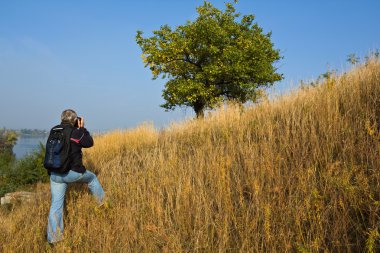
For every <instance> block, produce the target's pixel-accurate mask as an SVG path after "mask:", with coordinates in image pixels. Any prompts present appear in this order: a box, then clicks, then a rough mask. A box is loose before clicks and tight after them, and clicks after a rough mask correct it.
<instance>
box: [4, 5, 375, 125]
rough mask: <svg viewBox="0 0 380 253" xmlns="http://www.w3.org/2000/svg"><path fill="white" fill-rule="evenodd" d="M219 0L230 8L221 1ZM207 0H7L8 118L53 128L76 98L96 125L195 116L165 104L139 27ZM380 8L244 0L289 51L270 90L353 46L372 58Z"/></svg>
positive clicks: (322, 67)
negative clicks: (146, 57)
mask: <svg viewBox="0 0 380 253" xmlns="http://www.w3.org/2000/svg"><path fill="white" fill-rule="evenodd" d="M20 2H21V3H22V4H20ZM210 2H211V3H212V4H213V5H214V6H216V7H217V8H219V9H224V4H223V3H222V2H221V1H210ZM202 3H203V1H198V0H197V1H186V2H185V1H184V2H178V1H174V0H167V1H160V2H155V1H152V0H148V1H146V0H145V1H140V2H133V3H129V4H128V3H125V2H119V1H113V2H112V3H104V2H100V1H83V2H74V1H66V2H49V1H38V2H27V1H2V2H0V87H1V90H2V92H1V93H0V108H1V110H0V119H1V121H0V127H1V128H2V127H5V128H7V129H22V128H26V129H41V130H49V129H50V128H51V127H52V126H53V125H55V124H57V122H58V123H59V118H60V114H61V112H62V111H63V110H64V109H67V108H73V109H74V110H76V111H77V113H78V115H80V116H83V117H84V118H85V122H86V127H88V129H89V130H90V131H95V132H105V131H111V130H114V129H125V128H132V127H136V126H138V125H141V124H143V123H144V122H151V123H153V124H154V127H155V128H163V127H166V126H168V125H169V124H170V123H171V122H174V121H182V120H185V119H187V118H192V117H194V113H193V112H192V109H191V108H187V109H180V108H177V109H176V110H175V111H174V112H165V109H163V108H161V107H160V106H159V105H160V104H162V103H163V102H164V100H163V99H162V97H161V90H162V88H163V86H164V83H165V80H162V79H157V80H152V79H151V78H152V75H151V73H150V70H149V69H147V68H144V64H143V62H142V60H141V57H140V56H141V53H142V52H141V50H140V48H139V47H138V45H137V43H136V42H135V40H134V37H135V35H136V32H137V30H142V31H143V32H144V34H145V36H146V35H147V34H150V33H151V32H152V31H153V30H158V29H159V27H160V26H161V25H164V24H168V25H169V26H171V27H175V26H178V25H181V24H184V23H185V22H186V21H187V20H193V19H194V18H196V7H197V6H200V5H201V4H202ZM379 8H380V3H379V2H378V1H365V2H364V3H363V2H361V3H359V2H356V1H345V2H338V1H336V2H331V1H327V0H325V1H318V3H305V2H302V1H292V2H287V3H284V2H280V3H279V2H276V1H249V0H240V1H239V2H238V3H237V4H236V10H237V11H238V12H240V13H241V14H243V15H245V14H254V15H255V22H257V23H258V25H259V26H260V27H262V28H263V30H264V32H265V33H267V32H272V37H271V40H272V42H273V43H274V48H275V49H279V50H280V52H281V55H282V56H284V58H283V59H282V60H280V61H279V62H278V63H277V65H276V66H277V67H278V72H279V73H282V74H284V80H283V81H281V82H277V83H275V84H274V86H273V87H272V88H270V89H269V90H268V91H269V93H270V95H272V96H273V95H277V94H283V93H287V92H289V91H290V90H292V89H294V88H297V87H298V84H299V82H300V80H304V81H308V80H312V79H316V78H317V77H318V76H319V75H320V74H322V73H325V72H326V71H327V70H335V69H336V70H337V71H338V72H343V71H346V70H347V69H349V68H350V64H349V63H347V61H346V60H347V57H348V55H349V54H352V53H355V54H356V55H357V56H359V57H360V58H361V59H363V57H364V56H366V55H368V54H369V52H370V51H371V50H376V49H380V34H379V33H376V32H375V31H374V28H373V27H376V24H379V23H380V22H379V21H380V20H379V19H380V18H379V17H378V15H377V10H378V9H379ZM57 94H58V95H57Z"/></svg>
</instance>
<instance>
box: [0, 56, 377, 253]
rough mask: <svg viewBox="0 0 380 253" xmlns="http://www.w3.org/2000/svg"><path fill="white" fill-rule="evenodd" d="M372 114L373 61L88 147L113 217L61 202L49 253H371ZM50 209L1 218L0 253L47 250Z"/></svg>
mask: <svg viewBox="0 0 380 253" xmlns="http://www.w3.org/2000/svg"><path fill="white" fill-rule="evenodd" d="M379 103H380V62H379V61H376V60H371V61H369V62H367V63H366V64H365V65H363V66H360V67H357V68H355V69H354V70H352V71H350V72H349V73H347V74H344V75H341V76H338V77H333V78H330V79H329V80H326V81H325V82H324V83H323V84H321V85H318V86H317V87H306V88H303V89H299V90H297V91H295V92H293V93H292V94H290V95H287V96H283V97H281V98H279V99H276V101H272V102H269V101H266V102H263V103H261V104H259V105H257V106H255V107H250V108H246V109H242V108H240V107H238V106H233V105H231V106H229V107H228V108H225V109H220V110H219V111H217V112H216V113H213V114H211V115H209V116H208V117H207V118H206V119H205V120H190V121H187V122H183V123H180V124H173V125H172V126H170V127H168V128H166V129H164V130H162V131H157V130H155V129H154V128H153V127H152V126H149V125H143V126H141V127H138V128H136V129H133V130H126V131H115V132H112V133H108V134H104V135H101V136H97V137H96V138H95V146H94V147H93V148H91V149H89V150H86V152H85V158H86V159H85V160H86V161H85V162H86V164H87V167H88V168H89V169H91V170H93V171H95V172H96V173H98V177H99V180H100V181H101V183H102V184H103V186H104V188H105V190H106V193H107V194H108V196H109V197H110V202H111V203H110V206H109V207H108V208H105V209H101V210H98V209H96V208H95V206H96V204H95V202H94V201H93V199H92V198H91V196H90V195H89V194H88V193H87V190H86V187H83V186H79V187H78V186H76V187H74V188H75V189H74V190H71V191H69V192H68V193H67V201H66V203H67V205H66V209H67V210H66V212H65V219H64V222H65V238H66V239H65V240H64V241H63V242H61V243H59V244H57V245H56V246H55V248H54V251H57V252H321V251H323V252H358V251H362V250H367V251H369V252H376V251H378V250H379V249H380V248H379V237H380V236H379V231H378V229H379V227H380V219H379V208H380V202H379V201H380V187H379V182H380V170H379V168H380V167H379V166H380V159H379V147H380V146H379V135H378V124H379V122H380V107H379ZM37 190H38V191H46V192H48V191H49V185H48V184H39V185H38V187H37ZM49 205H50V200H49V199H41V200H39V201H38V204H37V205H35V206H31V207H28V206H27V205H22V206H17V207H16V208H15V209H14V210H13V211H12V212H7V211H4V210H3V211H1V212H0V245H1V246H0V251H2V252H31V251H34V252H44V251H46V252H50V251H53V249H51V248H50V247H49V245H48V244H47V243H46V239H45V237H46V235H45V230H46V223H47V215H48V210H49Z"/></svg>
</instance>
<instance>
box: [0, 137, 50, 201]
mask: <svg viewBox="0 0 380 253" xmlns="http://www.w3.org/2000/svg"><path fill="white" fill-rule="evenodd" d="M44 155H45V147H44V146H43V145H42V144H40V148H39V149H38V150H37V151H35V152H33V153H32V154H30V155H27V156H25V157H24V158H22V159H20V160H15V158H14V156H12V157H8V156H7V155H5V154H1V155H0V196H3V195H4V194H5V193H7V192H12V191H15V190H17V189H18V188H20V187H23V186H26V185H30V184H34V183H37V182H47V181H48V180H49V176H48V174H47V171H46V169H45V168H44V167H43V160H44Z"/></svg>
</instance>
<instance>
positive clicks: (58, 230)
mask: <svg viewBox="0 0 380 253" xmlns="http://www.w3.org/2000/svg"><path fill="white" fill-rule="evenodd" d="M55 128H60V129H65V130H68V131H67V132H69V133H71V134H68V135H70V136H66V137H67V139H69V140H70V141H69V142H68V146H69V148H68V150H69V152H68V155H69V159H68V161H69V169H68V171H65V172H63V173H59V172H55V171H49V175H50V188H51V197H52V199H51V207H50V212H49V220H48V228H47V239H48V242H49V243H55V242H58V241H61V240H62V239H63V217H62V215H63V205H64V199H65V193H66V189H67V186H68V184H69V183H77V182H83V183H87V184H88V187H89V189H90V192H91V193H92V194H93V195H94V196H95V197H96V199H97V201H98V202H99V205H103V201H104V196H105V194H104V191H103V188H102V186H101V184H100V182H99V180H98V179H97V177H96V175H95V174H94V173H92V172H91V171H89V170H86V168H85V167H84V166H83V163H82V148H90V147H92V146H93V145H94V141H93V139H92V137H91V135H90V133H89V132H88V131H87V129H86V128H84V119H83V118H80V117H78V116H77V114H76V112H75V111H73V110H70V109H69V110H65V111H63V112H62V114H61V124H60V125H58V126H56V127H55ZM52 130H54V128H53V129H52Z"/></svg>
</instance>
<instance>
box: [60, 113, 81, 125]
mask: <svg viewBox="0 0 380 253" xmlns="http://www.w3.org/2000/svg"><path fill="white" fill-rule="evenodd" d="M77 117H78V115H77V113H76V112H75V111H74V110H71V109H67V110H64V111H63V112H62V114H61V121H62V123H66V124H71V125H75V121H76V120H77Z"/></svg>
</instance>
